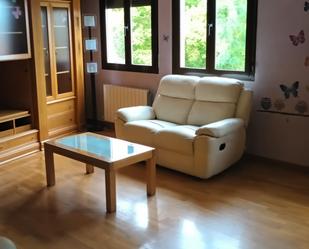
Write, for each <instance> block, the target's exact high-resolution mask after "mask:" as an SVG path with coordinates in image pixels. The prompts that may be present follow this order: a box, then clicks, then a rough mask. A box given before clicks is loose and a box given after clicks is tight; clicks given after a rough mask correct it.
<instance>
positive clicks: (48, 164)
mask: <svg viewBox="0 0 309 249" xmlns="http://www.w3.org/2000/svg"><path fill="white" fill-rule="evenodd" d="M44 155H45V168H46V181H47V186H48V187H50V186H54V185H55V184H56V180H55V166H54V153H53V151H52V150H51V149H50V148H49V147H48V146H45V148H44Z"/></svg>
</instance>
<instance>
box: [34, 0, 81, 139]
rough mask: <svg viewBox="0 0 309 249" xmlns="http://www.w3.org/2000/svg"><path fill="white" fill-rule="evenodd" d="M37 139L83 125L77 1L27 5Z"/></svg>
mask: <svg viewBox="0 0 309 249" xmlns="http://www.w3.org/2000/svg"><path fill="white" fill-rule="evenodd" d="M31 10H32V13H33V14H34V16H40V20H37V19H36V21H35V22H34V21H33V22H32V28H33V30H36V31H37V32H36V33H34V34H33V40H34V43H35V44H36V46H35V47H34V58H35V71H36V79H37V82H39V84H37V93H38V95H37V97H38V103H39V123H40V138H41V141H45V140H47V139H49V138H51V137H55V136H59V135H63V134H66V133H70V132H74V131H76V130H81V129H82V128H83V126H84V86H83V85H84V79H83V78H84V77H83V50H82V36H81V16H80V1H78V0H72V1H50V0H45V1H38V0H34V1H33V2H32V4H31Z"/></svg>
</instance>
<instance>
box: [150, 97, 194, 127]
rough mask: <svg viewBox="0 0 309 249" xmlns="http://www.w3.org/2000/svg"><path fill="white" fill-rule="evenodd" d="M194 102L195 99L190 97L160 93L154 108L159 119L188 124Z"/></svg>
mask: <svg viewBox="0 0 309 249" xmlns="http://www.w3.org/2000/svg"><path fill="white" fill-rule="evenodd" d="M192 104H193V101H192V100H190V99H181V98H174V97H167V96H164V95H159V96H157V98H156V102H155V103H154V107H153V109H154V111H155V114H156V117H157V119H160V120H165V121H168V122H173V123H177V124H186V123H187V118H188V114H189V112H190V110H191V107H192Z"/></svg>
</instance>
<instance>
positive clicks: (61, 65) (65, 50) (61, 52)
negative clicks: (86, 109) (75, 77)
mask: <svg viewBox="0 0 309 249" xmlns="http://www.w3.org/2000/svg"><path fill="white" fill-rule="evenodd" d="M69 18H70V16H69V10H68V9H67V8H60V7H53V31H54V43H55V60H56V75H57V91H58V94H63V93H68V92H72V91H73V86H72V78H71V52H70V50H71V48H70V26H69V24H70V19H69Z"/></svg>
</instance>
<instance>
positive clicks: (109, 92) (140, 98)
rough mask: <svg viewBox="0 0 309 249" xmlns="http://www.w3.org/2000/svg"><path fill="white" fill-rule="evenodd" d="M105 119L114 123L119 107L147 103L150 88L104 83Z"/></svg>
mask: <svg viewBox="0 0 309 249" xmlns="http://www.w3.org/2000/svg"><path fill="white" fill-rule="evenodd" d="M103 91H104V95H103V96H104V120H105V121H107V122H112V123H114V120H115V113H116V111H117V110H118V109H119V108H122V107H129V106H138V105H147V104H148V103H149V101H148V98H149V90H148V89H139V88H131V87H124V86H116V85H107V84H106V85H104V86H103Z"/></svg>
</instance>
